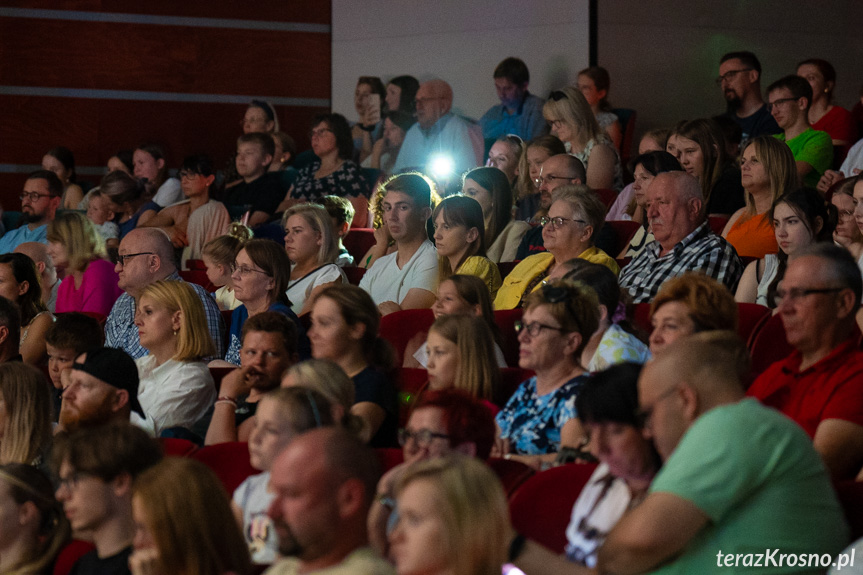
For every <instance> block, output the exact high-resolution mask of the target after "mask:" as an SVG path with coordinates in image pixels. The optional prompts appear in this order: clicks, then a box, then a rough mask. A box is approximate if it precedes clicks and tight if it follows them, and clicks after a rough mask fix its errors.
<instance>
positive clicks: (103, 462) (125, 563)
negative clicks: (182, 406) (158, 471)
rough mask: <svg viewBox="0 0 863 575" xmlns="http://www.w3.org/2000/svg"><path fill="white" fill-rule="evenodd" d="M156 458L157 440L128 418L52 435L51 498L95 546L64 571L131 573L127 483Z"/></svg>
mask: <svg viewBox="0 0 863 575" xmlns="http://www.w3.org/2000/svg"><path fill="white" fill-rule="evenodd" d="M161 458H162V450H161V448H160V447H159V444H158V443H156V442H155V441H153V440H152V439H150V438H149V437H148V436H147V434H146V432H144V431H143V430H142V429H138V428H137V427H134V426H132V425H130V424H129V423H123V422H118V423H112V424H108V425H106V426H101V427H92V428H88V429H82V430H80V431H77V432H75V433H73V434H71V435H65V434H61V435H59V436H57V439H56V442H55V443H54V452H53V454H52V462H53V465H54V471H55V472H56V473H57V477H58V479H59V487H58V488H57V494H56V495H57V500H58V501H60V502H61V503H62V504H63V512H64V513H65V514H66V517H67V518H68V519H69V523H70V524H71V525H72V530H73V532H74V533H75V536H76V537H83V538H86V539H87V540H89V541H92V542H93V544H94V545H95V546H96V549H94V550H93V551H91V552H89V553H87V554H86V555H83V556H82V557H81V558H80V559H78V561H77V562H76V563H75V565H73V566H72V570H71V571H70V575H91V574H92V575H97V574H98V575H126V574H130V573H131V571H130V570H129V555H130V554H131V553H132V539H133V538H134V536H135V523H134V522H133V521H132V484H133V482H134V480H135V478H136V477H138V475H140V474H141V472H143V471H144V470H146V469H147V468H149V467H151V466H153V465H155V464H156V463H158V462H159V460H160V459H161Z"/></svg>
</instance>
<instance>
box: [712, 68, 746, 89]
mask: <svg viewBox="0 0 863 575" xmlns="http://www.w3.org/2000/svg"><path fill="white" fill-rule="evenodd" d="M750 70H752V68H741V69H739V70H729V71H727V72H726V73H724V74H722V75H721V76H718V77H717V78H716V85H717V86H719V85H721V84H722V82H730V81H731V80H733V79H734V77H735V76H736V75H737V74H739V73H741V72H749V71H750Z"/></svg>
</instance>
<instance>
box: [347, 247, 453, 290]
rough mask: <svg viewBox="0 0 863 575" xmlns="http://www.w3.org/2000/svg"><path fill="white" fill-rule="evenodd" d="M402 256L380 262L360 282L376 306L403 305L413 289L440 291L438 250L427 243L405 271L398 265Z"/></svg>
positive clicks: (409, 261)
mask: <svg viewBox="0 0 863 575" xmlns="http://www.w3.org/2000/svg"><path fill="white" fill-rule="evenodd" d="M398 255H399V254H398V252H393V253H391V254H389V255H387V256H384V257H382V258H379V259H378V260H377V261H375V263H373V264H372V267H371V268H369V271H367V272H366V273H365V275H364V276H363V279H361V280H360V287H361V288H363V289H364V290H366V291H367V292H368V293H369V295H371V296H372V299H373V300H374V302H375V303H376V304H381V303H383V302H385V301H393V302H396V303H397V304H401V303H402V300H404V299H405V296H407V295H408V292H409V291H410V290H412V289H413V288H419V289H424V290H427V291H430V292H432V293H434V292H435V290H437V275H438V270H437V250H436V249H435V247H434V244H432V243H431V242H430V241H428V240H425V241H424V242H423V243H422V245H420V247H419V249H418V250H417V251H416V253H415V254H414V255H413V256H412V257H411V259H410V260H408V263H406V264H405V266H404V267H403V268H402V269H399V266H398V264H397V263H396V261H397V258H398Z"/></svg>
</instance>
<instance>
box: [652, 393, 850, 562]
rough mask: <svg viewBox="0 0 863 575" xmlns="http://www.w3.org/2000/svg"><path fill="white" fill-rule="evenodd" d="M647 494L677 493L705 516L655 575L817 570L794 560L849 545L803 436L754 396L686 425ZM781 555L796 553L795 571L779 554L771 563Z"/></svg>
mask: <svg viewBox="0 0 863 575" xmlns="http://www.w3.org/2000/svg"><path fill="white" fill-rule="evenodd" d="M650 492H651V493H657V492H663V493H670V494H673V495H676V496H678V497H681V498H683V499H685V500H687V501H689V502H691V503H693V504H694V505H695V506H696V507H698V509H700V510H701V511H702V512H703V513H704V514H705V515H707V516H708V517H709V518H710V521H709V523H708V524H707V526H706V527H705V528H704V529H702V531H701V532H700V533H698V534H697V535H696V536H695V537H694V538H693V539H692V540H691V541H690V542H689V545H688V547H687V548H686V549H685V550H684V551H683V553H682V554H681V555H680V556H679V557H678V558H677V559H676V560H674V561H673V562H671V563H669V564H668V565H666V566H665V567H663V568H661V569H658V570H657V571H656V573H679V574H687V575H689V574H692V573H720V572H723V571H725V572H728V573H747V572H753V573H756V572H757V573H792V572H793V573H824V570H825V567H820V565H816V566H814V567H810V568H808V569H805V568H804V569H801V565H804V563H801V562H800V558H799V555H800V554H806V555H807V558H806V560H807V561H811V560H812V559H814V558H811V559H810V558H809V554H817V555H818V556H819V557H821V558H824V557H823V556H824V555H826V554H829V555H830V556H831V557H834V556H835V555H836V554H837V553H839V552H840V551H841V550H842V549H843V546H844V545H845V544H846V542H847V541H848V529H847V526H846V524H845V518H844V515H843V513H842V509H841V507H840V506H839V503H838V501H837V499H836V495H835V493H834V491H833V487H832V485H831V484H830V479H829V476H828V474H827V470H826V469H825V467H824V464H823V463H822V462H821V458H820V457H819V456H818V454H817V453H816V452H815V449H814V448H813V447H812V442H811V440H810V439H809V437H808V436H807V435H806V433H805V432H804V431H803V430H802V429H801V428H800V427H799V426H797V424H795V423H794V422H793V421H791V420H790V419H788V418H787V417H785V416H784V415H782V414H781V413H779V412H778V411H775V410H773V409H770V408H767V407H764V406H762V405H761V404H760V403H758V401H757V400H755V399H744V400H742V401H740V402H738V403H734V404H730V405H723V406H721V407H716V408H714V409H711V410H710V411H708V412H707V413H705V414H703V415H701V417H699V418H698V419H697V420H695V423H693V424H692V426H691V427H690V428H689V430H688V431H687V432H686V434H685V435H684V436H683V438H682V439H681V441H680V444H679V445H678V446H677V449H675V450H674V453H672V454H671V457H669V458H668V461H666V462H665V465H664V466H663V467H662V469H661V470H660V472H659V474H658V475H657V476H656V479H655V480H654V481H653V483H652V484H651V486H650ZM774 549H776V550H777V551H776V552H775V553H774V554H773V555H770V553H771V552H772V551H773V550H774ZM720 552H721V554H722V555H721V556H718V554H719V553H720ZM729 553H730V554H732V557H730V558H729V559H726V554H729ZM737 554H741V555H742V556H741V557H740V558H739V559H738V557H737ZM758 554H761V559H760V561H761V563H760V565H761V566H759V567H756V566H755V565H756V562H757V561H758V559H759V557H758ZM782 554H786V555H790V554H795V555H797V556H798V557H795V558H794V559H793V560H792V561H793V562H794V563H795V566H793V567H789V566H788V562H789V560H788V558H787V557H786V558H785V559H784V560H783V562H782V566H781V567H780V566H778V563H779V560H780V556H781V555H782ZM747 557H749V559H748V560H747ZM769 557H772V560H773V561H775V563H774V562H771V561H770V560H769ZM727 561H730V563H726V562H727ZM735 561H736V565H735ZM718 562H721V563H720V564H721V567H720V566H719V565H718ZM809 564H810V565H811V563H809Z"/></svg>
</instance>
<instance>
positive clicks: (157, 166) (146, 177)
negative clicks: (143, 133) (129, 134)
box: [132, 144, 184, 208]
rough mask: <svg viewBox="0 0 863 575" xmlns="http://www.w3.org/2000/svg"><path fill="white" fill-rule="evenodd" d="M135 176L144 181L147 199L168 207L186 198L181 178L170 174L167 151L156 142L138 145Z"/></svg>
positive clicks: (133, 156) (135, 156)
mask: <svg viewBox="0 0 863 575" xmlns="http://www.w3.org/2000/svg"><path fill="white" fill-rule="evenodd" d="M132 161H133V163H134V165H135V170H134V171H135V177H136V178H138V179H139V180H142V181H143V182H144V187H145V188H146V190H147V193H146V197H147V200H152V201H154V202H156V203H157V204H159V205H160V206H161V207H163V208H166V207H168V206H170V205H172V204H176V203H177V202H179V201H181V200H183V199H184V196H183V188H182V186H181V185H180V180H178V179H177V178H171V177H169V176H168V166H167V165H166V164H165V151H164V150H163V149H162V148H161V147H160V146H156V145H154V144H146V145H143V146H138V147H137V148H136V149H135V153H134V154H133V155H132Z"/></svg>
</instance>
